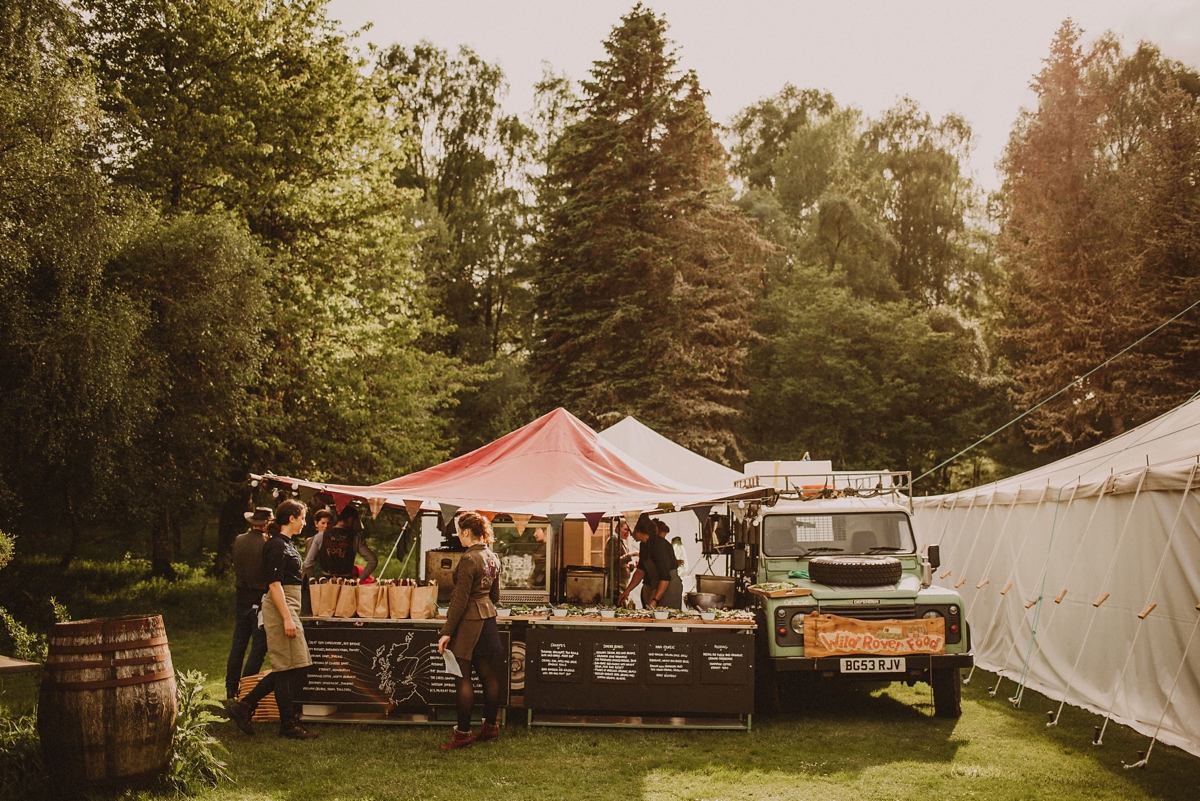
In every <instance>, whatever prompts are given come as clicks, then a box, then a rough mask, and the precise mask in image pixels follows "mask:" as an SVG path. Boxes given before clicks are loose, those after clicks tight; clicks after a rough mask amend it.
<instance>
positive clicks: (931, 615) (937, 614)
mask: <svg viewBox="0 0 1200 801" xmlns="http://www.w3.org/2000/svg"><path fill="white" fill-rule="evenodd" d="M941 616H942V613H941V612H939V611H937V610H936V609H930V610H929V611H928V612H926V613H925V614H923V615H921V617H923V618H925V619H926V620H934V619H936V618H939V617H941Z"/></svg>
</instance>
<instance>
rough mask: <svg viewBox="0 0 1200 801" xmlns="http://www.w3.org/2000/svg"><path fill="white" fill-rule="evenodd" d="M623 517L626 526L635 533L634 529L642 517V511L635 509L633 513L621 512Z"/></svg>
mask: <svg viewBox="0 0 1200 801" xmlns="http://www.w3.org/2000/svg"><path fill="white" fill-rule="evenodd" d="M621 516H622V517H624V518H625V524H626V525H627V526H629V530H630V531H633V529H634V527H636V526H637V521H638V518H639V517H641V516H642V511H641V510H640V509H634V510H633V511H631V512H621Z"/></svg>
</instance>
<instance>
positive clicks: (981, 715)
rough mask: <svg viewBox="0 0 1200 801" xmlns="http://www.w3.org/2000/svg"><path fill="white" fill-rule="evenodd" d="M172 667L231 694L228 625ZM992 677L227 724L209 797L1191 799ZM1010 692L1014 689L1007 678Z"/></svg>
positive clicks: (1080, 720)
mask: <svg viewBox="0 0 1200 801" xmlns="http://www.w3.org/2000/svg"><path fill="white" fill-rule="evenodd" d="M168 636H169V637H170V639H171V653H172V656H173V659H174V662H175V666H176V668H177V669H181V670H187V669H199V670H202V671H204V672H205V673H207V674H208V677H209V684H210V686H211V687H212V688H213V691H214V692H215V693H217V694H220V692H221V689H220V688H221V682H222V678H223V674H224V663H225V655H226V649H227V647H228V642H227V640H228V636H229V632H228V631H226V627H225V626H222V625H212V626H209V627H207V628H204V629H180V630H175V631H172V630H168ZM994 683H995V676H994V675H991V674H987V673H983V672H981V671H976V673H975V677H974V679H973V680H972V682H971V685H970V686H969V687H966V688H964V691H963V716H962V718H961V719H959V720H957V721H945V720H940V719H938V718H934V717H932V716H931V714H932V707H931V699H930V696H929V692H928V688H927V687H926V686H925V685H917V686H916V687H913V688H909V687H906V686H904V685H899V684H894V685H890V686H888V687H887V688H884V689H882V690H876V691H873V692H868V691H865V690H860V691H853V690H849V691H847V690H836V691H832V692H830V693H823V694H820V695H819V696H818V697H816V698H813V699H810V700H809V701H808V702H807V703H806V704H805V705H804V706H805V708H804V709H803V710H799V711H795V712H792V713H789V714H787V715H784V716H780V717H778V718H775V719H763V718H757V719H755V721H754V729H753V731H750V732H693V731H637V730H614V729H546V728H536V727H535V728H534V729H532V730H527V729H525V728H524V727H522V726H509V727H506V728H505V729H504V731H503V734H502V736H501V739H500V740H498V741H496V742H494V743H488V744H486V745H480V746H478V747H475V748H471V749H468V750H466V751H460V752H451V753H442V752H440V751H438V750H437V748H436V746H437V744H438V743H440V742H442V741H443V740H444V738H445V737H446V736H447V735H448V730H447V728H446V727H440V726H439V727H424V726H368V725H360V726H354V725H338V724H326V725H315V726H314V727H313V728H314V729H316V730H317V731H319V732H320V734H321V737H320V739H318V740H315V741H312V742H293V741H290V740H281V739H279V738H278V737H277V736H275V727H274V725H271V724H260V725H259V727H258V728H259V733H258V735H257V736H255V737H247V736H245V735H243V734H242V733H241V732H239V731H238V730H237V729H236V728H234V726H233V725H232V724H228V723H222V724H219V725H218V726H217V727H216V729H217V731H216V734H217V735H218V737H219V738H220V739H221V741H222V742H223V743H224V744H225V746H226V747H227V748H228V749H229V751H230V753H229V755H228V757H227V760H228V763H229V769H230V772H231V773H232V775H233V776H234V778H235V779H236V784H226V785H223V786H221V787H220V788H218V789H216V790H213V791H210V792H208V793H205V794H203V795H201V796H200V797H201V798H204V799H287V800H288V801H292V800H293V799H294V800H295V801H301V800H302V799H360V800H361V799H393V798H396V799H402V798H421V799H443V798H444V799H456V800H457V801H461V800H462V799H475V798H478V799H489V801H494V799H496V798H505V799H524V798H529V799H557V798H570V799H621V801H627V800H628V799H647V801H650V800H652V801H666V799H672V800H674V799H697V800H699V799H745V800H746V801H768V800H769V799H814V800H816V799H820V801H842V799H868V798H869V799H922V800H923V801H928V799H944V798H974V799H997V801H1006V800H1007V799H1013V801H1016V800H1017V799H1040V798H1053V799H1113V800H1114V801H1116V799H1122V800H1123V799H1180V801H1183V799H1189V800H1190V799H1195V798H1197V797H1198V796H1200V759H1197V758H1195V757H1193V756H1191V755H1189V754H1186V753H1184V752H1182V751H1179V750H1177V749H1173V748H1169V747H1165V746H1162V745H1161V744H1160V745H1158V746H1156V747H1155V750H1154V754H1153V757H1152V759H1151V762H1150V765H1149V766H1148V767H1147V768H1146V769H1144V770H1125V769H1123V768H1122V766H1121V762H1122V760H1124V761H1127V762H1132V761H1134V760H1136V759H1137V757H1136V752H1137V751H1138V750H1139V749H1144V748H1145V747H1146V745H1147V738H1146V737H1144V736H1142V735H1139V734H1137V733H1135V732H1133V731H1131V730H1129V729H1126V728H1123V727H1119V726H1111V725H1110V726H1109V729H1108V732H1107V734H1106V735H1105V745H1104V746H1103V747H1102V748H1096V747H1094V746H1092V745H1091V738H1092V726H1093V725H1095V724H1096V723H1098V722H1099V720H1098V718H1097V716H1095V715H1092V714H1090V713H1088V712H1085V711H1083V710H1079V709H1073V708H1070V707H1068V708H1067V709H1066V710H1065V711H1064V714H1063V717H1062V720H1061V722H1060V725H1059V726H1058V727H1057V728H1055V729H1047V728H1046V726H1045V712H1046V711H1047V710H1049V709H1052V708H1055V707H1057V704H1055V703H1053V702H1051V701H1050V700H1049V699H1047V698H1045V697H1043V696H1040V695H1037V694H1036V693H1026V697H1025V703H1024V707H1025V708H1024V709H1021V710H1016V709H1013V708H1012V706H1011V705H1010V704H1009V703H1008V702H1007V701H1004V700H1001V699H1000V697H999V696H1000V695H1007V693H1005V692H1004V691H1003V690H1004V688H1001V690H1002V691H1001V693H1000V694H999V695H998V697H997V698H989V697H988V695H987V689H988V687H989V686H990V685H991V684H994ZM1006 686H1007V688H1008V689H1009V690H1011V689H1012V684H1011V682H1006ZM32 688H33V683H32V682H31V681H29V680H28V679H26V678H20V677H16V678H14V677H10V678H8V679H4V680H3V683H2V684H0V689H2V691H3V693H4V695H0V703H2V704H6V705H8V706H9V708H10V709H16V708H20V707H21V706H22V705H23V704H27V703H28V702H30V701H32V692H33V689H32Z"/></svg>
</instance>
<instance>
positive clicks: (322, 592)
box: [308, 578, 338, 617]
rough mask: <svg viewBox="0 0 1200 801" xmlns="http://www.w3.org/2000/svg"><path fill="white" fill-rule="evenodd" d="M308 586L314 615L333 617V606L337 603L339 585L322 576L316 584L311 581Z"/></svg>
mask: <svg viewBox="0 0 1200 801" xmlns="http://www.w3.org/2000/svg"><path fill="white" fill-rule="evenodd" d="M308 588H309V597H310V598H311V601H312V613H313V616H314V617H332V616H333V608H334V606H336V605H337V591H338V587H337V585H336V584H334V583H333V582H331V581H330V580H329V579H327V578H322V579H319V580H317V582H316V583H315V584H313V583H310V584H309V585H308Z"/></svg>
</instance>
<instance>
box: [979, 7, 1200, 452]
mask: <svg viewBox="0 0 1200 801" xmlns="http://www.w3.org/2000/svg"><path fill="white" fill-rule="evenodd" d="M1081 35H1082V32H1081V31H1080V29H1079V28H1078V27H1077V26H1076V25H1074V23H1072V22H1071V21H1070V20H1067V21H1066V22H1064V23H1063V25H1062V27H1061V28H1060V29H1059V31H1058V33H1057V35H1056V37H1055V40H1054V42H1053V44H1052V46H1051V49H1050V54H1049V57H1048V58H1047V59H1046V62H1045V66H1044V68H1043V69H1042V71H1041V72H1040V73H1039V74H1038V75H1037V78H1036V80H1035V82H1034V89H1035V91H1036V92H1037V95H1038V103H1037V107H1036V108H1035V109H1032V110H1029V111H1026V112H1024V113H1023V114H1022V115H1021V117H1020V118H1019V119H1018V121H1017V124H1016V126H1015V127H1014V130H1013V133H1012V137H1011V139H1010V142H1009V145H1008V149H1007V151H1006V154H1005V158H1004V162H1003V165H1002V166H1003V169H1004V174H1005V181H1004V188H1003V195H1002V198H1003V205H1002V209H1001V210H1002V218H1001V222H1002V227H1001V235H1000V240H999V253H1000V255H1001V256H1002V257H1003V259H1004V264H1005V267H1006V270H1007V273H1008V276H1009V280H1008V284H1007V286H1006V287H1005V292H1004V299H1005V304H1006V314H1005V326H1006V333H1007V341H1008V344H1009V346H1010V347H1011V349H1012V358H1013V360H1014V362H1015V365H1016V371H1015V377H1016V379H1017V390H1016V391H1015V392H1014V395H1013V399H1014V402H1015V403H1016V405H1017V406H1019V407H1025V408H1028V407H1030V406H1033V405H1035V404H1036V403H1038V402H1039V401H1041V400H1042V399H1044V398H1046V397H1048V396H1049V395H1051V394H1053V393H1054V392H1056V391H1057V390H1059V389H1061V388H1063V387H1066V386H1068V385H1070V390H1069V391H1068V392H1066V393H1064V394H1063V396H1061V397H1060V398H1059V399H1057V400H1056V401H1055V402H1053V403H1051V404H1048V405H1047V406H1045V407H1042V408H1041V409H1039V410H1038V411H1037V412H1035V413H1034V414H1033V415H1031V416H1030V417H1029V418H1028V422H1027V423H1026V425H1025V431H1026V434H1027V435H1028V437H1029V438H1030V440H1031V442H1032V443H1033V444H1034V447H1035V448H1036V449H1039V450H1050V451H1051V452H1056V453H1063V452H1070V451H1073V450H1076V449H1078V448H1080V447H1082V446H1084V445H1086V444H1088V443H1089V442H1094V441H1095V440H1096V439H1098V438H1100V437H1102V436H1107V435H1113V434H1119V433H1121V432H1122V431H1124V430H1125V429H1126V428H1127V427H1129V426H1130V425H1136V424H1138V423H1140V422H1143V421H1145V420H1147V419H1149V418H1151V417H1153V416H1155V415H1157V414H1160V413H1162V412H1164V411H1166V410H1167V409H1169V408H1171V407H1173V406H1175V405H1177V404H1178V403H1180V402H1182V401H1183V400H1185V399H1186V398H1187V397H1189V396H1190V395H1191V394H1192V393H1193V392H1194V391H1195V389H1196V379H1197V376H1198V373H1197V368H1196V365H1197V363H1198V362H1197V355H1198V354H1197V341H1198V340H1197V333H1198V330H1200V329H1198V328H1197V325H1198V322H1200V321H1198V319H1197V317H1196V315H1194V314H1193V315H1191V316H1190V317H1189V318H1186V319H1184V320H1181V321H1179V322H1178V323H1176V324H1174V325H1173V326H1171V327H1170V328H1168V329H1166V330H1164V331H1163V332H1162V333H1161V334H1159V335H1157V336H1156V337H1154V338H1153V339H1152V340H1151V341H1149V342H1147V343H1146V344H1145V345H1144V346H1142V347H1140V348H1139V349H1138V350H1137V351H1135V352H1133V353H1130V354H1128V355H1127V356H1124V357H1122V358H1120V359H1118V360H1117V361H1114V362H1113V363H1112V364H1111V365H1109V366H1108V367H1106V368H1105V369H1104V370H1102V371H1100V372H1098V373H1095V374H1094V375H1092V376H1091V377H1089V378H1088V379H1087V380H1086V381H1083V380H1080V376H1082V375H1083V374H1084V373H1086V372H1088V371H1089V370H1091V369H1092V368H1093V367H1096V366H1097V365H1099V364H1101V363H1102V362H1104V361H1105V360H1106V359H1107V358H1109V357H1110V356H1113V355H1114V354H1116V353H1117V352H1118V351H1120V350H1121V349H1122V348H1123V347H1125V346H1127V345H1129V344H1131V343H1132V342H1134V341H1135V340H1136V339H1138V338H1139V337H1140V336H1141V335H1142V334H1145V333H1147V332H1148V331H1149V330H1150V329H1151V328H1153V327H1154V326H1156V325H1157V324H1159V323H1161V322H1163V321H1165V320H1166V319H1169V318H1170V317H1172V316H1173V315H1175V314H1176V313H1177V312H1179V311H1181V310H1182V309H1184V308H1185V307H1186V306H1188V305H1189V304H1190V303H1192V302H1194V301H1195V299H1196V298H1197V296H1198V290H1200V259H1198V257H1197V253H1198V252H1200V189H1198V188H1197V186H1198V179H1200V172H1198V167H1200V135H1198V134H1200V106H1198V104H1197V98H1198V97H1200V77H1198V76H1197V75H1196V73H1195V72H1194V71H1192V70H1190V69H1187V68H1185V67H1183V66H1182V65H1180V64H1178V63H1176V62H1172V61H1170V60H1168V59H1165V58H1163V57H1162V56H1161V55H1160V54H1159V53H1158V51H1157V50H1156V49H1155V48H1154V47H1153V46H1151V45H1148V44H1142V45H1140V46H1139V47H1138V49H1137V50H1136V51H1135V52H1134V53H1131V54H1129V55H1125V54H1124V53H1123V52H1122V50H1121V47H1120V44H1119V42H1118V41H1117V40H1116V39H1115V38H1114V37H1113V36H1111V35H1105V36H1102V37H1100V38H1098V39H1097V40H1096V41H1095V42H1093V43H1092V45H1091V46H1090V47H1088V48H1086V49H1085V48H1084V47H1083V45H1082V44H1081Z"/></svg>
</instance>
